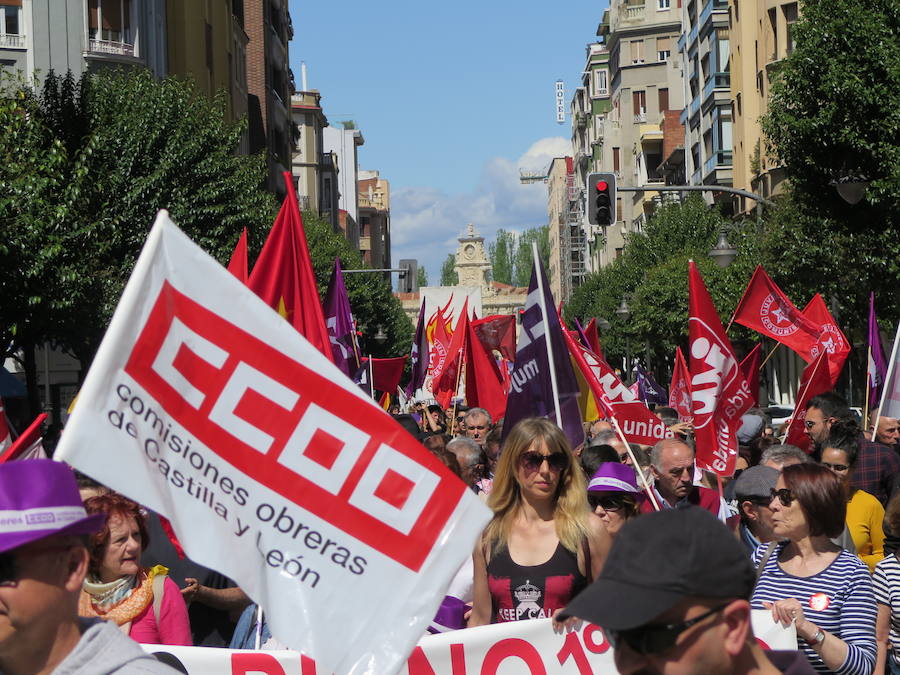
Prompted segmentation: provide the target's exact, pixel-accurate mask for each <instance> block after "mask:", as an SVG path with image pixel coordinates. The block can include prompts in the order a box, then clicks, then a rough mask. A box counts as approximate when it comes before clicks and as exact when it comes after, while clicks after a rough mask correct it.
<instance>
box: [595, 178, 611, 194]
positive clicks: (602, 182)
mask: <svg viewBox="0 0 900 675" xmlns="http://www.w3.org/2000/svg"><path fill="white" fill-rule="evenodd" d="M596 187H597V192H605V191H606V189H607V188H608V187H609V183H607V182H606V181H605V180H600V181H597V186H596Z"/></svg>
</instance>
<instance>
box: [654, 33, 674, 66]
mask: <svg viewBox="0 0 900 675" xmlns="http://www.w3.org/2000/svg"><path fill="white" fill-rule="evenodd" d="M670 56H672V38H670V37H660V38H656V60H657V61H668V60H669V57H670Z"/></svg>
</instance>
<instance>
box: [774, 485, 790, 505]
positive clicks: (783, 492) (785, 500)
mask: <svg viewBox="0 0 900 675" xmlns="http://www.w3.org/2000/svg"><path fill="white" fill-rule="evenodd" d="M769 494H770V495H771V497H772V499H775V498H776V497H778V501H780V502H781V505H782V506H790V505H791V503H792V502H793V501H794V495H793V494H791V491H790V490H789V489H788V488H781V489H780V490H776V489H775V488H772V491H771V492H770V493H769ZM769 501H772V500H771V499H770V500H769Z"/></svg>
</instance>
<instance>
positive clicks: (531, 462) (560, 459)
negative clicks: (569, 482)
mask: <svg viewBox="0 0 900 675" xmlns="http://www.w3.org/2000/svg"><path fill="white" fill-rule="evenodd" d="M544 460H547V466H549V467H550V469H551V470H552V471H562V470H563V469H565V468H566V467H567V466H569V458H568V457H567V456H566V453H564V452H552V453H550V454H549V455H542V454H541V453H539V452H533V451H532V452H524V453H522V460H521V461H522V466H523V467H524V468H525V470H526V471H529V472H530V471H537V470H538V469H540V468H541V466H542V465H543V464H544Z"/></svg>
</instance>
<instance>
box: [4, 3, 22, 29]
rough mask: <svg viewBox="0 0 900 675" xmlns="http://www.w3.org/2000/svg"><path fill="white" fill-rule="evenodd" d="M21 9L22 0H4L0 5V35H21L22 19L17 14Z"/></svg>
mask: <svg viewBox="0 0 900 675" xmlns="http://www.w3.org/2000/svg"><path fill="white" fill-rule="evenodd" d="M21 11H22V2H21V0H19V2H18V3H14V2H10V1H9V0H6V2H4V3H3V5H2V6H0V35H21V34H22V31H21V28H22V20H21V17H20V16H19V14H20V12H21Z"/></svg>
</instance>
